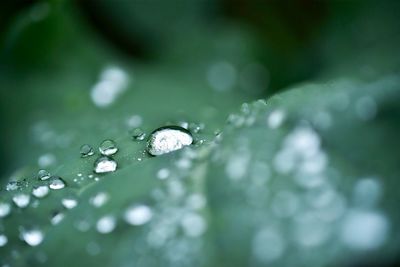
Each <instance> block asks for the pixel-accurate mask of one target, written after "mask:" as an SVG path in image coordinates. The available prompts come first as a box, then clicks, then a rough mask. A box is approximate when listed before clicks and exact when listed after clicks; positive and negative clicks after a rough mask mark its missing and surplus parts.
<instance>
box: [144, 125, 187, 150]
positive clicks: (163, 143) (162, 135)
mask: <svg viewBox="0 0 400 267" xmlns="http://www.w3.org/2000/svg"><path fill="white" fill-rule="evenodd" d="M192 143H193V137H192V135H191V133H190V132H189V131H188V130H186V129H185V128H182V127H179V126H165V127H161V128H158V129H156V130H154V131H153V132H152V133H151V135H150V138H149V141H148V143H147V151H148V153H149V154H150V155H152V156H159V155H162V154H166V153H170V152H172V151H175V150H179V149H181V148H183V147H184V146H188V145H190V144H192Z"/></svg>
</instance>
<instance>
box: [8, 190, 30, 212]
mask: <svg viewBox="0 0 400 267" xmlns="http://www.w3.org/2000/svg"><path fill="white" fill-rule="evenodd" d="M12 200H13V202H14V203H15V205H17V207H19V208H26V207H27V206H28V205H29V202H30V200H31V197H30V196H29V195H27V194H24V193H18V194H16V195H14V196H13V198H12Z"/></svg>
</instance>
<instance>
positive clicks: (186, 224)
mask: <svg viewBox="0 0 400 267" xmlns="http://www.w3.org/2000/svg"><path fill="white" fill-rule="evenodd" d="M181 225H182V228H183V231H184V232H185V234H186V235H187V236H190V237H197V236H201V235H202V234H203V233H204V232H205V231H206V229H207V223H206V221H205V220H204V219H203V217H201V216H200V215H198V214H197V213H188V214H186V215H185V216H184V217H183V218H182V221H181Z"/></svg>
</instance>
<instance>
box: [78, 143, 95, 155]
mask: <svg viewBox="0 0 400 267" xmlns="http://www.w3.org/2000/svg"><path fill="white" fill-rule="evenodd" d="M79 152H80V153H81V157H82V158H85V157H89V156H92V155H94V151H93V147H91V146H90V145H88V144H84V145H82V146H81V148H80V150H79Z"/></svg>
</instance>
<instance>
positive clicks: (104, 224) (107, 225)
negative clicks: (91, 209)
mask: <svg viewBox="0 0 400 267" xmlns="http://www.w3.org/2000/svg"><path fill="white" fill-rule="evenodd" d="M115 226H116V219H115V217H114V216H112V215H106V216H104V217H101V218H100V219H99V220H98V221H97V223H96V229H97V231H98V232H99V233H101V234H108V233H111V232H112V231H113V230H114V229H115Z"/></svg>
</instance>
